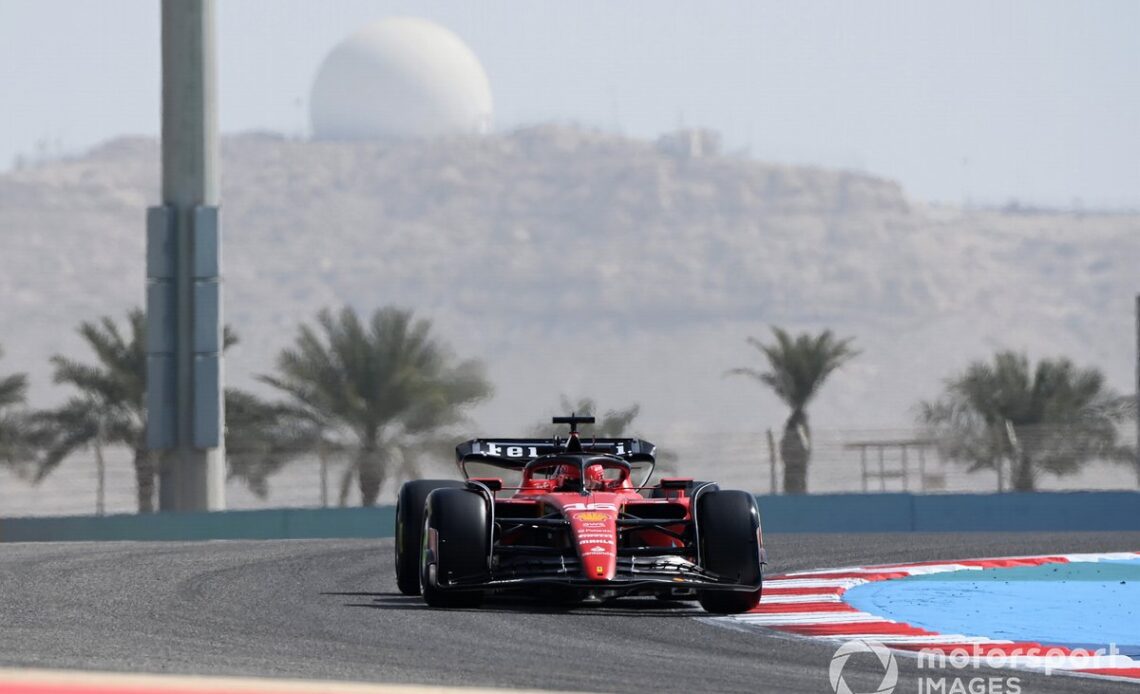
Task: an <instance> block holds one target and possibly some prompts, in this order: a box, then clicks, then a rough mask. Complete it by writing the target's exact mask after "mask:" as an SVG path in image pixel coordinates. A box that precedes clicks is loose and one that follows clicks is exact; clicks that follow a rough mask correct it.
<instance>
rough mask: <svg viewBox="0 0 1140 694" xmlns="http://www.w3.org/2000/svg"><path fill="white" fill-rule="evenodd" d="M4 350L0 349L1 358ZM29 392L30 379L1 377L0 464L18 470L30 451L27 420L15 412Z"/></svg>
mask: <svg viewBox="0 0 1140 694" xmlns="http://www.w3.org/2000/svg"><path fill="white" fill-rule="evenodd" d="M3 356H4V350H3V349H0V357H3ZM27 392H28V377H27V376H26V375H24V374H13V375H11V376H3V377H0V463H3V464H4V465H8V466H10V467H13V468H16V469H17V470H18V469H19V468H20V466H22V465H23V464H24V463H26V462H27V461H28V460H29V459H30V458H31V457H32V455H33V454H32V453H31V452H30V450H29V437H28V428H27V418H26V417H25V415H24V413H23V412H22V411H18V410H17V411H13V410H15V409H16V408H19V407H21V406H22V405H23V404H24V399H25V397H26V396H27Z"/></svg>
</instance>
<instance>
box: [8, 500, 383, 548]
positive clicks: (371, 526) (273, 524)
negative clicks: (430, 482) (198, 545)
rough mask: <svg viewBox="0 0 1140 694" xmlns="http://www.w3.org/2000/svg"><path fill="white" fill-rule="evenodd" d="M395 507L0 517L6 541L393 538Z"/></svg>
mask: <svg viewBox="0 0 1140 694" xmlns="http://www.w3.org/2000/svg"><path fill="white" fill-rule="evenodd" d="M394 511H395V507H393V506H381V507H377V508H342V509H293V508H290V509H269V510H264V511H224V512H219V513H156V514H150V515H146V516H136V515H121V516H103V517H101V518H100V517H96V516H65V517H59V518H3V519H0V542H47V541H60V540H277V539H299V538H328V537H391V536H392V534H393V532H395V513H394Z"/></svg>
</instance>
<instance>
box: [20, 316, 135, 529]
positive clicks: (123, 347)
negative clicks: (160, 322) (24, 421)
mask: <svg viewBox="0 0 1140 694" xmlns="http://www.w3.org/2000/svg"><path fill="white" fill-rule="evenodd" d="M79 334H80V336H82V337H83V339H84V341H86V343H87V345H88V346H89V347H90V348H91V350H92V351H93V352H94V353H95V357H96V363H95V364H88V363H84V362H80V361H76V360H73V359H69V358H67V357H64V356H62V355H58V354H57V355H55V356H53V357H52V358H51V363H52V365H53V366H54V367H55V373H54V376H53V380H54V381H55V383H57V384H66V385H70V386H72V387H73V388H74V389H75V390H76V391H78V392H77V394H75V395H73V396H72V397H71V398H69V399H68V400H67V402H65V403H64V404H63V405H61V406H60V407H57V408H55V409H52V410H47V411H42V412H38V413H36V415H35V416H34V420H35V422H36V424H37V429H38V430H39V431H40V432H42V434H43V436H44V438H45V439H46V440H47V442H46V444H45V446H44V453H43V456H42V457H41V458H40V460H39V464H38V469H37V471H36V475H35V478H34V481H35V482H40V481H42V480H43V479H44V478H45V477H47V476H48V475H50V474H51V473H52V472H53V471H54V470H55V469H56V468H57V467H58V466H59V464H60V463H61V462H63V460H64V459H65V458H67V457H68V456H69V455H71V454H72V453H73V452H75V451H77V450H79V449H83V448H87V447H91V448H92V449H93V450H94V453H95V458H96V461H97V462H98V463H100V464H101V462H102V460H103V451H104V449H105V447H106V446H108V445H122V446H126V447H127V448H130V449H131V450H132V451H133V452H134V468H135V484H136V491H137V495H138V508H139V511H140V512H142V513H149V512H151V511H153V510H154V496H155V478H156V474H155V465H154V459H153V457H152V455H151V453H150V451H148V450H147V447H146V408H145V404H144V397H145V394H146V347H145V344H146V343H145V335H146V315H145V314H144V313H143V311H142V310H141V309H137V308H136V309H132V310H131V311H130V312H128V314H127V333H126V334H125V335H124V333H123V331H121V330H120V329H119V326H118V325H116V324H115V321H114V320H112V319H111V318H110V317H109V316H104V317H102V318H101V319H100V320H99V321H96V322H91V321H84V322H83V323H81V324H80V326H79Z"/></svg>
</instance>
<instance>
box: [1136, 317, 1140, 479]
mask: <svg viewBox="0 0 1140 694" xmlns="http://www.w3.org/2000/svg"><path fill="white" fill-rule="evenodd" d="M1136 486H1137V487H1140V294H1137V295H1136Z"/></svg>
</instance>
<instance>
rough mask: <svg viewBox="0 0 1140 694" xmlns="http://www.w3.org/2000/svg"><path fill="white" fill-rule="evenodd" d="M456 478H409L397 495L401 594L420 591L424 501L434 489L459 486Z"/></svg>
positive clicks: (397, 562) (398, 558)
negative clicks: (410, 479)
mask: <svg viewBox="0 0 1140 694" xmlns="http://www.w3.org/2000/svg"><path fill="white" fill-rule="evenodd" d="M463 486H464V484H463V482H459V481H457V480H412V481H410V482H405V483H404V484H403V485H401V486H400V493H399V494H397V495H396V536H395V538H394V542H393V544H394V545H395V554H396V586H397V587H398V588H399V589H400V592H401V593H403V594H404V595H419V594H420V545H421V544H422V542H423V531H424V504H426V503H427V497H428V494H431V493H432V492H433V491H435V490H436V489H448V488H462V487H463Z"/></svg>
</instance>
